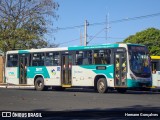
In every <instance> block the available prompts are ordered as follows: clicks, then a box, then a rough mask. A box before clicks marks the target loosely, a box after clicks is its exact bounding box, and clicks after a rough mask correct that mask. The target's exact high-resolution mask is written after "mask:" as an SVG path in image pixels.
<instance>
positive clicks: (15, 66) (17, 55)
mask: <svg viewBox="0 0 160 120" xmlns="http://www.w3.org/2000/svg"><path fill="white" fill-rule="evenodd" d="M8 55H17V66H8ZM6 57H7V58H6V60H7V62H6V67H19V54H18V53H12V54H10V53H8V54H7V55H6Z"/></svg>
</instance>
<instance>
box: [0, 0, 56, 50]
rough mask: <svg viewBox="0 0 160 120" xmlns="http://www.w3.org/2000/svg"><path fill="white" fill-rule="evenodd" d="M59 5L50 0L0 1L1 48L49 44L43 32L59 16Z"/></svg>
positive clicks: (27, 47) (20, 47)
mask: <svg viewBox="0 0 160 120" xmlns="http://www.w3.org/2000/svg"><path fill="white" fill-rule="evenodd" d="M58 7H59V4H58V3H57V2H54V1H53V0H0V48H1V50H2V51H4V52H5V51H7V50H12V49H29V48H41V47H46V46H51V45H50V44H49V42H47V41H46V40H45V39H44V34H46V33H47V32H48V31H49V29H48V26H49V25H52V24H53V19H52V18H54V19H57V18H58V15H57V14H56V10H57V9H58ZM50 19H52V21H50ZM52 46H54V44H53V45H52Z"/></svg>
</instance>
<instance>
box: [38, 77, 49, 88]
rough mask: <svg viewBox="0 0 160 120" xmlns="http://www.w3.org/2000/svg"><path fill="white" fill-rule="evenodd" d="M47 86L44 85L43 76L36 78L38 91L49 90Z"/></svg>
mask: <svg viewBox="0 0 160 120" xmlns="http://www.w3.org/2000/svg"><path fill="white" fill-rule="evenodd" d="M47 88H48V87H47V86H45V85H44V80H43V78H42V77H38V78H36V81H35V89H36V90H37V91H43V90H47Z"/></svg>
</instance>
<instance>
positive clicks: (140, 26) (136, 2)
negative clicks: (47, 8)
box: [47, 0, 160, 47]
mask: <svg viewBox="0 0 160 120" xmlns="http://www.w3.org/2000/svg"><path fill="white" fill-rule="evenodd" d="M56 2H58V3H59V5H60V7H59V9H58V11H57V14H58V15H59V18H58V20H53V28H52V29H56V28H68V27H73V26H79V25H82V26H81V27H78V28H75V29H65V30H64V29H59V30H56V31H55V30H53V31H52V32H50V34H48V35H47V38H48V40H49V41H50V42H52V43H55V44H59V47H64V46H65V47H68V46H79V45H81V42H80V38H82V37H80V36H83V37H84V26H83V25H84V22H85V20H87V21H88V23H89V25H88V26H87V36H88V37H87V41H89V43H88V45H97V44H106V43H115V42H121V41H123V40H124V39H125V38H127V37H129V36H130V35H134V34H136V33H137V32H140V31H142V30H145V29H147V28H150V27H154V28H157V29H160V14H159V15H158V16H153V17H145V18H143V19H142V18H141V19H136V20H128V21H122V22H117V23H113V21H117V20H122V19H125V20H127V19H129V18H134V17H140V16H146V15H152V14H155V13H160V0H56ZM94 23H104V24H100V25H97V24H94ZM107 23H108V24H107ZM92 24H94V25H92ZM106 28H107V29H106ZM82 39H83V38H82ZM83 41H84V39H83ZM83 41H82V42H83ZM82 44H83V45H84V42H83V43H82Z"/></svg>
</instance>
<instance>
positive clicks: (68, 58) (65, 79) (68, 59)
mask: <svg viewBox="0 0 160 120" xmlns="http://www.w3.org/2000/svg"><path fill="white" fill-rule="evenodd" d="M61 65H62V71H61V73H62V75H61V78H62V79H61V80H62V86H65V85H69V86H70V87H71V78H72V77H71V73H72V55H70V54H63V55H62V64H61Z"/></svg>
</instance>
